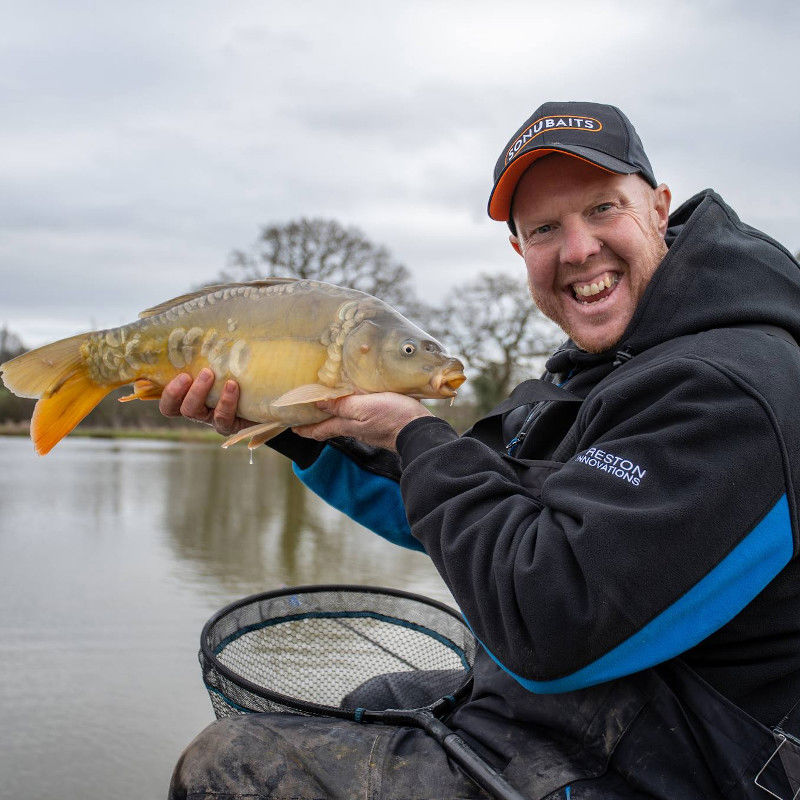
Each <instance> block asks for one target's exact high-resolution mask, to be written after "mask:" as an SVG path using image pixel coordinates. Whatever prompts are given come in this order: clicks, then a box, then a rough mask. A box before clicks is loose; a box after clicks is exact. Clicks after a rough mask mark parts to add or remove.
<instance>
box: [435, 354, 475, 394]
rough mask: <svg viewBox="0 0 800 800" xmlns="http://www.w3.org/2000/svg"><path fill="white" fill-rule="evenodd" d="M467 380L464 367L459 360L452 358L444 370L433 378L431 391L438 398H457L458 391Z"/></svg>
mask: <svg viewBox="0 0 800 800" xmlns="http://www.w3.org/2000/svg"><path fill="white" fill-rule="evenodd" d="M466 379H467V376H466V375H465V374H464V365H463V364H462V363H461V362H460V361H459V360H458V359H457V358H451V359H450V360H449V361H448V362H447V363H446V364H445V365H444V366H443V367H442V369H441V370H440V371H439V372H437V373H436V375H434V376H433V377H432V378H431V383H430V385H431V389H433V391H434V393H435V394H436V396H437V397H455V396H456V394H458V392H457V389H458V387H459V386H461V384H462V383H464V381H465V380H466Z"/></svg>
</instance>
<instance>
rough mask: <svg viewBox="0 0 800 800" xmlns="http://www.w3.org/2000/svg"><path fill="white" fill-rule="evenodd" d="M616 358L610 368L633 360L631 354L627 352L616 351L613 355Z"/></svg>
mask: <svg viewBox="0 0 800 800" xmlns="http://www.w3.org/2000/svg"><path fill="white" fill-rule="evenodd" d="M615 355H616V358H615V359H614V363H613V364H612V365H611V366H612V367H619V366H622V364H624V363H625V362H626V361H630V360H631V359H632V358H633V353H631V352H630V351H629V350H617V352H616V353H615Z"/></svg>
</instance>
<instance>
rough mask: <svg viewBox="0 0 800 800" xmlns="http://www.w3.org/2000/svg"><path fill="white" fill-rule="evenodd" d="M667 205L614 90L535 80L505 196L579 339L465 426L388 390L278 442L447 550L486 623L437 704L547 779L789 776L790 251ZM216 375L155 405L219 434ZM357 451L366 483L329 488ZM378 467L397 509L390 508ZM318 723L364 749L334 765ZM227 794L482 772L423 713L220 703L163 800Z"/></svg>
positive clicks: (351, 467)
mask: <svg viewBox="0 0 800 800" xmlns="http://www.w3.org/2000/svg"><path fill="white" fill-rule="evenodd" d="M669 206H670V192H669V189H668V188H667V187H666V186H665V185H664V184H659V183H658V182H657V181H656V179H655V177H654V174H653V170H652V168H651V166H650V163H649V161H648V159H647V156H646V155H645V152H644V150H643V148H642V145H641V142H640V140H639V137H638V136H637V134H636V132H635V130H634V129H633V127H632V125H631V123H630V122H629V121H628V119H627V118H626V117H625V116H624V115H623V114H622V113H621V112H620V111H619V110H618V109H616V108H614V107H612V106H605V105H600V104H595V103H546V104H544V105H543V106H541V107H540V108H539V109H537V111H536V112H535V113H534V114H533V115H532V116H531V117H530V118H529V119H528V120H527V121H526V122H525V123H524V124H523V126H522V127H521V128H520V129H519V130H518V131H517V132H516V133H515V134H514V135H513V136H512V137H511V139H510V140H509V142H508V144H507V145H506V147H505V148H504V149H503V152H502V154H501V156H500V159H499V160H498V162H497V165H496V167H495V183H494V188H493V190H492V195H491V198H490V202H489V214H490V216H491V217H492V218H493V219H496V220H501V221H507V222H508V224H509V227H510V228H511V237H510V241H511V245H512V247H513V248H514V250H515V251H516V252H517V253H518V254H519V255H520V256H521V257H522V258H523V260H524V262H525V266H526V269H527V273H528V281H529V285H530V290H531V294H532V296H533V299H534V301H535V302H536V304H537V305H538V306H539V308H540V309H541V310H542V311H543V312H544V313H545V314H547V315H548V316H549V317H551V318H552V319H553V320H555V321H556V322H557V323H558V324H559V325H560V326H561V327H562V328H563V330H564V331H565V333H566V334H567V335H568V336H569V337H570V338H569V340H568V341H567V343H566V344H565V345H564V346H563V347H562V348H560V349H559V350H558V352H556V353H555V355H554V356H552V357H551V359H550V360H549V361H548V364H547V369H548V373H547V375H546V376H545V380H544V381H543V382H542V381H529V382H526V383H524V384H522V385H521V386H520V387H518V388H517V389H516V390H515V391H514V393H513V394H512V396H511V398H509V400H507V401H505V402H504V403H503V404H501V406H500V407H499V408H498V410H497V412H496V413H494V414H491V415H489V417H487V418H484V419H483V420H481V421H479V422H478V423H476V424H475V426H474V427H473V428H472V429H471V430H470V431H469V432H468V433H467V434H465V435H464V436H462V437H459V436H458V435H457V434H456V433H455V431H453V430H452V429H451V428H450V427H449V425H447V423H445V422H444V421H442V420H440V419H438V418H436V417H434V416H432V415H431V414H430V413H429V412H428V411H427V410H426V409H425V408H423V407H422V406H421V405H420V404H419V403H417V402H416V401H415V400H412V399H410V398H407V397H402V396H399V395H392V394H382V395H362V396H353V397H347V398H343V399H341V400H338V401H335V402H332V403H328V404H327V405H326V406H325V407H326V408H327V409H328V410H329V411H330V412H331V413H332V415H333V416H332V417H331V418H330V419H329V420H326V421H324V422H322V423H319V424H317V425H314V426H306V427H303V428H298V429H296V431H295V432H289V433H286V434H284V435H283V436H282V437H279V438H278V439H276V440H275V441H274V446H275V447H276V449H279V450H280V451H281V452H283V453H285V454H286V455H288V456H290V457H291V458H292V459H293V460H294V461H295V464H296V472H297V473H298V475H299V476H300V477H301V479H302V480H303V481H304V482H305V483H306V484H307V485H309V486H310V487H311V488H312V489H314V490H315V491H318V492H319V493H320V494H322V495H323V496H324V497H327V498H329V499H333V500H334V501H335V502H336V503H337V505H338V506H339V507H340V508H342V509H343V510H344V511H346V512H347V513H349V514H350V515H351V516H353V517H355V518H356V519H359V520H361V521H364V522H366V523H367V524H370V522H372V527H373V528H377V529H378V530H379V532H380V533H382V534H383V535H385V536H387V537H388V538H390V539H393V540H394V541H397V542H398V543H405V544H409V545H411V544H412V543H416V544H417V546H418V545H419V543H421V545H422V546H423V547H424V549H425V550H426V551H427V552H428V554H429V555H430V556H431V558H432V559H433V561H434V563H435V564H436V566H437V568H438V570H439V571H440V573H441V575H442V576H443V578H444V580H445V581H446V582H447V585H448V586H449V588H450V590H451V591H452V593H453V596H454V597H455V599H456V600H457V602H458V604H459V606H460V608H461V610H462V611H463V613H464V615H465V617H466V619H467V621H468V622H469V624H470V626H471V627H472V629H473V630H474V632H475V634H476V636H477V637H478V639H479V640H480V641H481V643H482V645H483V650H482V651H481V652H480V653H479V656H478V658H477V660H476V665H475V682H474V688H473V690H472V694H471V697H470V698H469V700H468V701H466V702H465V703H464V704H463V705H462V706H461V707H459V708H458V709H457V710H456V711H455V712H454V713H453V715H452V716H451V718H450V719H449V720H448V724H449V725H450V726H451V727H453V728H456V729H458V730H459V731H460V732H461V733H462V734H463V735H464V736H465V738H467V739H468V740H469V741H470V742H471V743H472V744H473V745H474V746H475V748H476V749H477V750H479V752H481V753H482V754H483V755H484V756H485V757H486V758H487V760H489V761H490V762H491V763H493V764H494V766H495V767H497V768H498V769H501V770H502V771H503V772H504V774H505V776H506V777H507V778H508V780H509V781H510V782H511V783H512V784H513V785H514V786H516V787H517V788H518V789H519V790H520V791H522V792H523V794H525V795H526V796H529V797H531V798H544V797H553V798H555V797H572V798H642V799H643V798H664V799H665V800H666V799H667V798H669V799H670V800H671V799H672V798H681V799H682V800H691V799H693V798H698V799H699V798H719V797H736V798H750V797H753V798H757V797H766V796H768V795H767V794H766V793H765V792H764V791H763V790H762V789H761V788H759V787H758V785H757V784H756V778H757V777H758V781H759V783H761V784H767V785H769V786H770V788H771V789H772V790H774V791H776V792H777V793H779V795H780V793H783V796H787V797H790V796H791V795H792V793H793V790H794V789H796V788H797V786H796V785H795V786H792V787H791V788H790V784H789V783H788V782H787V779H786V778H785V776H784V775H783V773H782V772H781V771H780V763H781V759H783V758H784V756H786V757H787V759H786V764H788V765H789V766H788V768H789V769H791V768H792V765H791V763H790V758H789V754H790V750H791V748H792V746H793V745H792V743H791V742H789V743H788V744H786V745H785V746H784V747H783V748H782V749H781V751H780V756H779V757H777V758H775V759H773V760H772V761H771V762H770V764H769V767H768V769H767V770H766V771H764V772H763V773H762V774H761V775H758V773H759V771H760V770H761V768H762V767H763V766H764V765H765V763H767V761H768V759H769V757H770V755H771V754H772V753H773V752H774V751H775V747H776V741H778V742H780V741H781V740H780V739H777V740H776V739H775V737H774V736H773V734H772V732H771V728H772V727H773V726H776V725H778V724H779V723H781V722H782V721H783V722H782V724H783V725H784V727H787V726H788V727H789V729H790V732H792V731H794V732H795V733H800V726H798V725H797V724H796V720H795V719H794V717H793V716H791V715H790V717H789V718H788V719H786V720H784V719H783V718H784V716H785V715H787V714H788V712H790V710H791V709H792V707H793V706H794V704H795V703H796V702H797V701H798V700H800V567H798V562H797V560H796V558H795V557H796V554H797V548H798V545H797V541H798V537H797V530H798V527H797V519H796V508H797V487H796V486H795V484H794V476H795V475H796V474H798V470H800V424H798V422H797V421H796V417H795V407H796V402H795V397H796V396H797V393H798V387H800V349H799V348H798V346H797V344H796V340H800V270H798V265H797V263H796V262H795V261H794V259H793V258H792V257H791V255H790V254H789V253H788V252H787V251H786V250H785V249H784V248H783V247H781V246H780V245H779V244H777V243H776V242H774V241H773V240H771V239H770V238H769V237H767V236H765V235H764V234H762V233H760V232H758V231H756V230H754V229H752V228H750V227H748V226H746V225H744V224H742V223H741V222H740V221H739V220H738V218H737V217H736V215H735V213H734V212H733V211H732V210H731V209H730V208H729V207H728V206H727V205H726V204H725V203H724V202H723V201H722V199H721V198H719V197H718V196H717V195H716V194H714V193H713V192H711V191H710V190H707V191H704V192H701V193H700V194H698V195H696V196H695V197H693V198H692V199H690V200H689V201H687V202H686V203H685V204H683V205H682V206H681V207H680V208H679V209H678V210H677V211H676V212H674V213H673V214H672V215H671V216H670V215H669ZM210 377H211V376H209V375H206V374H203V375H201V376H200V377H199V378H198V379H197V380H196V381H195V382H194V384H191V380H190V379H189V378H188V376H184V377H183V378H182V379H176V380H175V381H174V382H173V383H172V384H170V385H169V386H167V387H166V388H165V390H164V395H163V399H162V402H161V408H162V411H163V412H164V413H166V414H167V415H176V414H178V413H183V414H185V415H186V416H189V417H192V418H195V419H203V420H205V421H209V422H212V423H213V424H214V425H215V427H216V428H217V429H218V430H219V431H220V432H221V433H230V432H231V431H233V430H235V429H236V428H237V427H240V426H241V425H242V424H244V423H243V421H241V420H237V419H236V418H235V407H236V386H235V384H229V385H228V387H227V388H226V391H225V393H224V394H223V397H222V399H221V400H220V402H219V404H218V406H217V408H216V409H215V410H213V411H211V410H209V409H206V408H205V405H204V400H205V396H206V394H207V392H208V388H209V386H210V380H209V378H210ZM553 384H556V385H557V386H553ZM557 387H561V388H560V389H559V388H557ZM298 434H299V435H298ZM334 437H335V438H334ZM394 453H396V454H397V455H393V454H394ZM345 474H346V475H347V479H348V481H350V485H352V483H353V476H354V475H358V476H360V481H361V483H362V484H363V485H365V486H366V485H367V484H369V487H370V492H369V496H370V498H371V500H370V503H369V504H366V503H364V502H362V501H361V500H360V495H359V493H358V492H355V493H353V492H348V493H343V492H341V491H337V485H338V483H339V482H340V481H341V480H342V479H343V476H344V475H345ZM356 482H357V483H358V481H356ZM379 482H382V483H379ZM376 485H377V486H379V489H380V491H379V494H380V492H383V494H384V495H386V496H387V497H388V496H391V497H395V496H396V494H397V492H398V491H400V492H401V493H402V501H403V506H402V508H403V509H404V512H405V513H404V515H402V516H401V515H397V514H395V516H394V517H391V516H389V517H387V515H386V514H379V513H376V509H375V501H374V497H375V491H374V489H375V486H376ZM398 486H399V489H398ZM364 496H366V494H365V495H364ZM395 505H396V504H395ZM386 507H387V508H389V507H390V506H389V504H388V503H387V506H386ZM376 519H380V522H379V523H377V522H375V520H376ZM412 537H413V538H412ZM793 726H794V727H793ZM326 736H330V737H331V739H332V740H335V741H336V742H338V743H342V742H345V743H346V747H347V748H349V749H348V750H347V753H348V755H347V757H346V758H343V759H339V761H336V762H335V763H336V764H337V766H336V767H332V766H331V764H332V763H334V760H333V759H332V757H331V756H330V753H331V752H333V750H332V748H333V745H332V743H331V741H328V742H327V744H326ZM287 748H288V750H289V751H291V750H292V748H296V750H295V751H294V752H295V755H296V756H297V759H296V760H295V759H294V757H293V756H291V755H287ZM333 749H335V748H333ZM310 751H311V752H310ZM376 753H378V754H380V757H377V756H376ZM281 759H284V761H281ZM287 759H288V761H291V763H292V764H294V765H295V766H294V767H293V768H292V769H290V770H288V773H287V771H286V770H279V769H278V767H277V766H276V765H277V764H278V763H285V761H286V760H287ZM298 762H300V763H301V766H300V767H298V766H297V764H298ZM795 769H796V765H795ZM427 770H432V771H431V772H428V771H427ZM278 773H280V775H285V774H290V777H287V778H286V781H285V782H282V781H283V778H281V777H278ZM433 775H437V776H439V777H437V778H436V779H434V778H433V777H431V776H433ZM232 787H234V788H232ZM356 787H357V791H356ZM365 787H366V788H365ZM376 787H379V788H376ZM226 791H227V792H228V793H231V794H235V793H236V792H239V793H241V794H242V795H246V796H248V797H250V796H254V797H289V796H291V797H303V798H305V797H318V796H333V797H347V796H349V795H348V792H350V793H351V794H352V796H357V794H365V792H366V793H367V794H365V796H370V797H373V796H374V797H386V798H401V797H415V798H450V797H459V798H461V797H477V796H482V795H480V793H478V792H477V790H475V789H473V788H471V787H470V785H469V783H468V782H467V781H466V780H465V779H464V778H463V777H462V776H460V774H459V773H458V772H457V771H456V770H454V769H452V768H448V767H447V766H446V765H445V764H444V760H443V757H442V756H441V754H440V753H438V751H437V748H436V747H435V745H433V744H431V743H430V742H429V741H425V737H424V735H423V734H419V732H412V731H408V730H401V731H391V730H386V731H379V732H376V731H375V730H365V729H363V728H362V729H358V728H357V726H347V725H342V724H340V723H332V722H328V721H325V720H322V721H314V722H303V721H299V720H297V719H294V718H291V717H288V721H280V720H276V718H275V717H274V716H271V715H263V716H262V715H253V716H252V717H249V718H247V719H246V720H235V721H233V722H223V723H216V724H215V725H213V726H211V728H209V729H208V730H207V731H206V732H204V734H202V735H201V736H200V737H199V738H198V740H196V742H195V743H194V744H193V745H192V746H190V748H189V749H188V750H187V752H186V753H185V754H184V757H183V758H182V761H181V762H180V763H179V765H178V767H177V768H176V773H175V776H174V779H173V793H174V794H173V796H174V797H185V796H191V797H206V796H208V797H214V796H219V795H221V794H224V793H225V792H226ZM315 792H316V794H315ZM369 792H372V793H371V794H369ZM237 796H238V795H237Z"/></svg>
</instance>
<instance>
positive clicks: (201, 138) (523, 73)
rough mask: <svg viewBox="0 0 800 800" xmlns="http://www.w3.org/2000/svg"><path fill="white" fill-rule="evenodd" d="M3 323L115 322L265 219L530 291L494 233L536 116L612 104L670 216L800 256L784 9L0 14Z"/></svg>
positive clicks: (623, 5)
mask: <svg viewBox="0 0 800 800" xmlns="http://www.w3.org/2000/svg"><path fill="white" fill-rule="evenodd" d="M0 9H2V19H0V43H1V46H0V104H1V105H0V110H2V114H1V115H0V228H1V229H2V234H1V235H0V279H1V281H0V325H2V324H4V323H5V324H6V325H8V327H9V328H10V329H11V330H12V331H14V332H16V333H18V334H19V335H20V336H21V337H22V339H23V341H24V342H25V343H26V344H27V345H28V346H34V345H38V344H43V343H45V342H47V341H50V340H52V339H55V338H60V337H62V336H67V335H71V334H73V333H76V332H79V331H82V330H87V329H90V328H93V327H98V328H102V327H110V326H115V325H119V324H123V323H125V322H129V321H131V320H133V319H134V318H135V317H136V314H137V313H138V311H139V310H141V309H143V308H146V307H148V306H151V305H154V304H155V303H156V302H159V301H161V300H165V299H167V298H169V297H172V296H174V295H178V294H181V293H183V292H185V291H186V290H188V289H189V288H191V287H192V286H195V285H197V284H198V283H202V282H203V281H206V280H210V279H212V278H214V277H215V276H216V274H217V273H218V272H219V270H220V269H222V268H224V266H225V264H226V260H227V258H228V254H229V253H230V251H231V250H232V249H233V248H246V247H248V246H249V245H250V244H251V243H252V242H253V240H254V239H255V238H256V236H257V235H258V232H259V229H260V227H261V226H262V225H264V224H267V223H281V222H287V221H289V220H291V219H294V218H297V217H300V216H324V217H333V218H336V219H338V220H340V221H341V222H343V223H345V224H348V225H355V226H357V227H359V228H360V229H361V230H362V231H363V232H364V233H365V234H366V235H367V237H368V238H370V239H371V240H372V241H374V242H376V243H379V244H383V245H385V246H387V247H388V248H389V250H390V251H391V252H392V254H393V255H394V256H395V258H396V259H397V260H399V261H401V262H402V263H404V264H406V266H408V267H409V269H411V271H412V273H413V275H414V280H415V285H416V288H417V291H418V293H419V294H420V295H422V296H424V297H426V298H427V299H433V300H436V299H443V298H444V297H445V296H446V294H447V293H448V292H452V291H457V288H458V286H459V284H460V283H462V282H464V281H466V280H469V279H471V278H473V277H475V276H476V275H477V274H478V273H480V272H482V271H483V272H493V271H498V270H502V271H506V272H509V273H511V272H514V271H516V272H517V273H518V274H520V275H521V274H522V271H521V270H522V265H521V262H520V263H517V261H518V257H517V256H515V255H514V254H513V252H512V251H511V249H510V247H509V246H508V243H507V231H506V229H505V226H504V225H503V224H502V223H496V222H492V221H491V220H489V219H488V217H487V216H486V201H487V197H488V191H489V188H490V185H491V180H490V178H491V171H492V168H493V165H494V162H495V159H496V158H497V156H498V154H499V152H500V150H501V148H502V146H503V145H504V144H505V142H506V140H507V139H508V138H509V136H510V135H511V134H512V133H513V132H514V131H515V130H516V128H517V127H518V126H519V125H520V124H521V123H522V122H523V121H524V120H525V118H526V117H527V116H528V115H529V114H530V113H531V112H532V111H533V110H534V109H535V108H536V106H538V105H539V104H540V103H541V102H543V101H545V100H551V99H552V100H579V99H591V100H597V101H600V102H608V103H613V104H615V105H618V106H620V107H621V108H622V110H623V111H624V112H625V113H626V114H627V115H628V116H629V117H630V118H631V120H632V121H633V122H634V124H635V125H636V127H637V129H638V131H639V134H640V136H641V138H642V140H643V141H644V144H645V148H646V150H647V152H648V154H649V156H650V160H651V162H652V163H653V166H654V169H655V173H656V177H657V178H658V179H659V180H663V181H665V182H666V183H668V184H669V185H670V187H671V188H672V191H673V197H674V200H675V202H676V203H680V202H681V201H683V200H685V199H687V198H688V197H689V196H691V195H692V194H694V192H695V191H697V190H699V189H702V188H705V187H709V186H710V187H713V188H715V189H717V190H718V191H719V192H721V193H722V195H723V196H724V197H725V198H726V199H727V200H728V201H729V202H730V203H731V204H732V205H733V206H734V208H735V209H736V210H737V211H738V213H739V215H740V216H741V217H742V218H743V219H744V220H745V221H746V222H748V223H750V224H751V225H754V226H756V227H758V228H761V229H762V230H764V231H766V232H767V233H769V234H771V235H772V236H774V237H776V238H777V239H779V240H780V241H781V242H783V243H784V244H785V245H786V246H787V247H789V248H790V249H791V250H792V251H793V252H795V251H797V250H798V249H800V200H798V197H799V196H800V195H799V192H798V186H800V102H798V100H799V99H800V97H799V95H800V92H798V64H799V63H800V61H799V60H798V50H797V48H798V41H799V40H800V38H799V37H800V10H798V9H800V4H797V3H796V2H769V0H766V1H764V0H762V2H761V3H760V4H753V3H752V2H746V3H745V2H735V1H733V2H722V0H719V2H718V1H717V0H694V1H693V2H680V1H676V0H671V2H641V0H638V1H637V2H614V0H603V2H597V1H596V0H594V1H593V2H586V3H584V2H579V1H577V2H573V1H572V0H562V2H558V3H555V2H548V3H544V2H540V1H539V0H526V2H491V3H489V2H481V3H477V2H476V3H472V2H468V1H467V0H458V2H455V1H454V2H450V1H449V0H448V1H445V0H443V1H442V2H436V1H435V0H429V1H428V2H419V3H417V2H399V1H398V0H393V2H384V1H383V0H371V1H370V2H363V3H361V2H348V0H339V2H336V3H333V2H330V1H328V2H325V1H324V0H319V1H316V0H315V1H309V2H304V1H303V0H293V1H292V2H289V1H288V0H286V1H285V2H270V0H259V1H258V2H237V0H229V1H228V2H213V3H212V2H203V0H192V1H191V2H183V0H167V2H164V0H159V1H158V2H151V0H138V2H135V3H132V2H121V0H107V1H106V2H104V3H99V2H92V3H83V2H80V1H79V0H70V2H67V3H65V2H55V0H49V1H48V0H43V1H42V2H39V1H38V0H25V1H24V2H22V1H21V0H19V1H18V2H15V3H10V2H4V1H0Z"/></svg>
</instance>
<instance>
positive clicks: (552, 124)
mask: <svg viewBox="0 0 800 800" xmlns="http://www.w3.org/2000/svg"><path fill="white" fill-rule="evenodd" d="M556 129H561V130H571V131H590V132H592V133H597V132H598V131H599V130H602V129H603V123H602V122H600V120H599V119H595V118H594V117H539V119H537V120H536V121H535V122H534V123H533V125H531V126H530V127H528V128H526V129H525V130H524V131H523V132H522V133H521V134H520V135H519V136H518V137H517V138H516V140H515V141H514V144H512V145H511V147H509V148H508V152H507V153H506V164H508V162H509V161H511V160H512V159H513V158H515V157H516V156H517V155H519V151H520V150H521V149H522V148H523V147H525V145H527V144H528V142H530V141H531V140H533V139H535V138H536V137H537V136H538V135H539V134H540V133H543V132H545V131H551V130H556Z"/></svg>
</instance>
